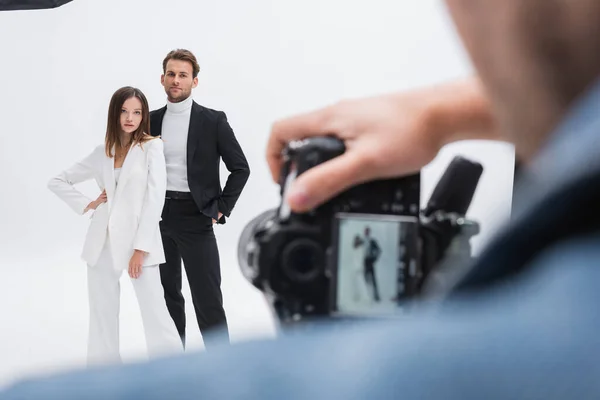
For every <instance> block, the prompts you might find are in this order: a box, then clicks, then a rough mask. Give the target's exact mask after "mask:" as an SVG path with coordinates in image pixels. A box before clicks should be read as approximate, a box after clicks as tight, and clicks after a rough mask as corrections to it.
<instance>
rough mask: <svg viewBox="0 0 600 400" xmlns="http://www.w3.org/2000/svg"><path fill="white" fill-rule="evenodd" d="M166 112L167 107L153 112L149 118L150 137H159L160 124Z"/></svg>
mask: <svg viewBox="0 0 600 400" xmlns="http://www.w3.org/2000/svg"><path fill="white" fill-rule="evenodd" d="M165 112H167V106H164V107H163V108H159V109H158V110H156V111H154V113H155V114H154V115H153V116H152V117H151V118H150V135H152V136H160V135H161V134H162V123H163V119H164V117H165Z"/></svg>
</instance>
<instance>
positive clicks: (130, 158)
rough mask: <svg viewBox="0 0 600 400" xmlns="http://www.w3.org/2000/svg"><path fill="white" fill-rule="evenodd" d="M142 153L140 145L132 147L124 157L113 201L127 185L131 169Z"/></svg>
mask: <svg viewBox="0 0 600 400" xmlns="http://www.w3.org/2000/svg"><path fill="white" fill-rule="evenodd" d="M141 152H142V149H141V148H140V145H139V144H138V145H134V146H132V147H131V148H130V149H129V151H128V152H127V155H126V156H125V160H123V166H122V167H121V174H120V175H119V183H118V184H117V189H116V191H115V199H116V198H117V196H118V195H119V193H120V192H122V191H123V186H125V184H126V183H127V180H128V179H129V177H130V175H131V174H130V172H131V168H133V166H134V165H135V163H136V162H137V159H138V157H139V154H140V153H141ZM114 181H115V180H114V169H113V182H114Z"/></svg>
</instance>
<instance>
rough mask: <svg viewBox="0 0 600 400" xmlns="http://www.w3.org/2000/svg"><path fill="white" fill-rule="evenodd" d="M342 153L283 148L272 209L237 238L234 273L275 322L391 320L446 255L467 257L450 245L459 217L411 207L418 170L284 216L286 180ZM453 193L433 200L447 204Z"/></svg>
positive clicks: (305, 146) (317, 140)
mask: <svg viewBox="0 0 600 400" xmlns="http://www.w3.org/2000/svg"><path fill="white" fill-rule="evenodd" d="M344 151H345V146H344V143H343V142H342V141H341V140H339V139H337V138H334V137H328V136H326V137H314V138H309V139H305V140H301V141H295V142H291V143H289V145H288V146H287V147H286V148H285V150H284V152H283V159H284V163H283V167H282V173H281V182H280V188H281V191H280V195H281V199H282V200H281V203H280V205H279V207H278V208H276V209H273V210H268V211H266V212H264V213H263V214H261V215H259V216H257V217H256V218H254V219H253V220H252V221H251V222H250V223H249V224H248V225H247V226H246V228H245V229H244V231H243V232H242V235H241V238H240V243H239V247H238V259H239V262H240V266H241V268H242V272H243V274H244V276H245V277H246V278H247V279H248V280H249V281H250V282H251V283H252V284H253V285H254V286H255V287H257V288H258V289H260V290H261V291H262V292H263V293H264V294H265V296H266V297H267V300H268V301H269V304H270V305H271V307H272V309H273V311H274V312H275V313H276V315H277V317H278V320H279V321H280V322H282V323H284V324H285V323H288V322H294V321H298V320H302V319H306V318H318V317H328V316H350V317H356V316H358V317H366V316H378V315H390V314H393V313H394V312H396V311H397V310H398V308H401V307H402V306H403V305H404V304H408V303H409V300H411V299H414V298H415V297H417V296H419V295H420V293H422V292H423V288H424V282H425V278H426V277H427V275H429V273H430V272H431V270H432V269H433V267H434V265H436V264H438V262H439V261H440V260H441V258H442V256H443V254H444V252H445V250H446V249H448V248H450V249H454V250H457V249H460V251H458V252H456V251H455V253H456V254H461V257H462V255H466V253H469V254H470V248H469V251H467V252H466V253H465V251H464V249H465V246H464V244H463V245H456V244H454V245H453V243H454V242H456V239H457V237H458V236H460V235H459V233H460V231H461V226H464V225H465V223H466V220H465V219H464V218H463V214H464V213H463V214H461V213H460V212H458V213H457V212H449V213H446V212H443V211H444V210H441V209H440V207H437V208H436V206H435V204H432V203H435V202H432V201H430V204H429V207H428V209H426V210H425V211H426V212H422V211H421V210H420V208H419V206H420V193H421V176H420V173H416V174H412V175H407V176H403V177H398V178H393V179H382V180H374V181H370V182H366V183H363V184H360V185H356V186H354V187H352V188H350V189H348V190H346V191H344V192H343V193H340V194H339V195H337V196H336V197H334V198H332V199H330V200H329V201H327V202H326V203H324V204H322V205H321V206H319V207H316V208H314V209H312V210H310V211H308V212H306V213H294V212H292V211H291V210H290V209H289V207H288V205H287V203H286V201H285V197H286V193H287V190H288V189H289V187H290V185H291V184H292V183H293V182H294V180H295V178H296V177H297V176H299V175H300V174H302V173H304V172H306V171H307V170H309V169H310V168H313V167H315V166H317V165H319V164H321V163H323V162H326V161H328V160H330V159H332V158H334V157H338V156H340V155H342V154H343V153H344ZM462 160H464V159H461V161H462ZM473 165H475V166H476V167H477V166H478V164H477V165H476V164H473ZM480 167H481V166H478V168H480ZM480 174H481V171H479V175H480ZM479 175H477V179H478V178H479ZM475 186H476V183H475ZM438 187H439V185H438ZM436 189H438V188H436ZM473 191H474V189H473ZM434 194H435V191H434ZM472 195H473V193H471V195H470V196H471V197H472ZM454 197H456V196H454ZM454 197H452V196H450V197H448V196H446V198H444V196H440V195H439V194H438V195H437V197H436V198H438V200H441V202H442V203H444V204H445V205H448V204H449V203H452V202H453V201H454V200H455V199H454ZM471 197H469V198H468V202H470V199H471ZM432 199H433V196H432ZM438 202H439V201H438ZM454 202H456V201H454ZM450 206H452V207H454V208H456V206H455V205H453V204H450ZM446 208H448V207H446ZM463 208H464V207H463ZM459 211H460V210H459ZM464 211H466V210H464ZM472 225H473V224H470V226H472ZM475 225H476V224H475ZM469 232H471V233H470V234H472V233H473V230H471V231H469ZM463 242H464V241H463ZM466 242H467V247H468V240H466ZM437 280H438V281H440V278H439V276H438V279H437ZM442 280H443V279H442ZM438 283H439V282H438ZM438 286H439V285H438Z"/></svg>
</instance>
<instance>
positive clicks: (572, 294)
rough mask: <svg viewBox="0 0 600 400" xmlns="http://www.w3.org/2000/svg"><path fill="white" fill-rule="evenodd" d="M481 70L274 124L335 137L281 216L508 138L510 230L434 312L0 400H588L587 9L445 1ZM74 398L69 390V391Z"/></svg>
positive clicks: (592, 267) (17, 392) (597, 246)
mask: <svg viewBox="0 0 600 400" xmlns="http://www.w3.org/2000/svg"><path fill="white" fill-rule="evenodd" d="M446 3H447V4H448V5H449V8H450V11H451V13H452V16H453V18H454V20H455V22H456V23H457V26H458V29H459V33H460V34H461V36H462V38H463V40H464V42H465V44H466V47H467V50H468V51H469V54H470V55H471V57H472V60H473V63H474V65H475V67H476V69H477V72H478V74H479V78H472V79H470V80H466V81H463V82H458V83H452V84H446V85H440V86H437V87H432V88H427V89H423V90H417V91H413V92H410V93H400V94H393V95H388V96H382V97H374V98H370V99H364V100H353V101H345V102H342V103H339V104H337V105H334V106H332V107H328V108H326V109H324V110H318V111H315V112H312V113H308V114H305V115H301V116H297V117H292V118H290V119H286V120H284V121H281V122H278V123H276V124H275V125H274V127H273V132H272V135H271V138H270V141H269V144H268V161H269V164H270V167H271V171H272V174H273V177H274V178H275V179H277V178H278V173H279V165H280V160H279V153H280V150H281V149H282V148H283V146H284V145H285V143H286V142H288V141H289V140H292V139H296V138H303V137H307V136H310V135H323V134H334V135H336V136H338V137H340V138H342V139H344V140H345V143H346V146H347V148H348V151H347V152H346V153H345V154H344V155H343V156H341V157H339V158H336V159H334V160H332V161H329V162H327V163H326V164H323V165H320V166H318V167H316V168H314V169H311V170H310V171H309V172H307V173H306V174H303V175H301V176H300V178H299V179H298V180H297V181H296V183H295V186H294V192H293V193H292V194H291V195H290V197H289V201H290V204H291V206H292V208H293V209H295V210H297V211H301V210H307V209H309V208H311V207H313V206H315V205H317V204H320V203H322V202H324V201H326V200H327V199H329V198H331V196H332V195H333V194H335V193H338V192H340V191H342V190H344V189H345V188H348V187H349V186H351V185H353V184H356V183H358V182H364V181H367V180H370V179H374V178H378V177H390V176H396V175H401V174H405V173H408V172H412V171H417V170H419V169H420V168H421V167H423V166H424V165H426V164H427V163H428V162H429V161H431V160H432V159H433V158H434V156H435V155H436V153H437V152H438V150H439V149H440V148H441V147H442V146H443V145H444V144H446V143H449V142H452V141H455V140H461V139H494V140H506V141H509V142H512V143H514V145H515V149H516V152H517V155H518V158H519V160H520V161H522V162H523V163H524V164H523V166H522V171H521V173H520V175H521V176H520V179H519V183H518V185H517V186H518V187H517V192H516V195H515V196H516V197H515V212H514V214H515V215H514V219H513V221H512V223H511V224H512V226H510V227H507V228H506V229H505V230H504V231H503V232H500V233H499V234H498V237H497V238H496V240H495V241H494V242H493V243H491V244H490V246H489V248H488V249H487V250H486V251H485V252H484V253H483V254H482V255H481V256H480V258H479V260H478V262H477V264H476V265H475V266H474V267H473V269H472V270H471V272H470V273H469V274H468V275H467V276H466V278H465V279H464V280H463V281H462V282H461V283H460V284H459V285H458V286H457V287H456V289H455V292H454V296H451V298H450V299H449V300H448V302H447V304H446V306H445V307H443V308H442V309H440V310H439V312H438V313H435V314H427V315H416V316H411V317H407V318H406V319H401V320H399V321H397V320H394V321H387V322H372V323H368V324H363V325H358V324H357V325H353V326H352V327H348V328H347V329H344V326H337V327H336V329H331V328H332V327H331V326H328V325H326V326H323V327H322V329H317V330H316V331H314V332H311V333H310V334H307V335H302V336H292V337H285V338H282V339H279V340H277V341H274V342H266V343H265V342H263V343H248V344H244V345H236V346H231V347H223V348H220V349H215V351H212V352H210V353H207V354H201V355H194V356H183V357H177V358H172V359H167V360H163V361H156V362H153V363H149V364H141V365H134V366H124V367H114V368H109V369H104V370H96V371H87V372H81V373H76V374H67V375H63V376H59V377H54V378H49V379H46V380H39V381H33V382H29V383H22V384H20V385H16V386H14V387H13V388H12V389H9V390H8V391H7V392H5V394H4V395H0V399H16V398H27V399H41V398H45V399H59V398H60V399H75V398H87V399H106V398H111V399H137V398H144V399H166V398H169V399H170V398H173V399H192V398H211V399H213V398H214V399H231V398H257V399H271V398H276V399H312V398H322V399H386V398H401V399H404V398H406V399H415V398H427V399H432V398H434V399H448V398H451V399H496V398H497V399H518V398H535V399H554V398H556V399H583V398H598V397H599V396H600V382H599V381H598V378H597V377H598V371H599V362H598V356H597V354H598V353H599V352H600V342H599V340H598V339H597V337H598V333H597V332H598V328H599V327H600V325H599V322H600V308H599V307H598V304H600V291H599V290H598V282H600V269H599V268H598V264H599V263H600V218H599V217H598V213H597V207H598V204H600V157H599V156H598V154H600V86H598V85H600V83H596V81H597V79H598V77H600V52H599V51H598V49H599V48H600V1H599V0H571V1H562V2H557V1H549V0H529V1H527V2H523V1H518V0H488V1H483V0H472V1H466V0H447V1H446ZM82 391H83V393H82Z"/></svg>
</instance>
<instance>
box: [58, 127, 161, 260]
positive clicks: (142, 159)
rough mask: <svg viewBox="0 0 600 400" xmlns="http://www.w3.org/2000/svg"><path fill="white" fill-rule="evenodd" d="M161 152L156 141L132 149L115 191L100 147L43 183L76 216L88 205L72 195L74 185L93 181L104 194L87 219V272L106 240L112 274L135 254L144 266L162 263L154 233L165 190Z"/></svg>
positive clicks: (110, 164) (112, 170)
mask: <svg viewBox="0 0 600 400" xmlns="http://www.w3.org/2000/svg"><path fill="white" fill-rule="evenodd" d="M163 151H164V150H163V142H162V140H161V139H151V140H149V141H147V142H145V143H143V144H142V145H139V144H138V145H134V146H132V147H131V149H130V150H129V152H128V154H127V156H126V157H125V160H124V161H123V166H122V167H121V171H120V173H119V183H118V185H117V184H116V181H115V168H114V160H113V159H112V158H109V157H107V156H106V154H105V151H104V145H100V146H98V147H96V148H95V149H94V151H92V153H91V154H89V155H88V156H87V157H85V158H84V159H82V160H81V161H79V162H77V163H75V164H74V165H73V166H71V167H70V168H68V169H66V170H64V171H63V172H61V173H60V174H58V175H57V176H56V177H54V178H52V179H51V180H50V181H49V182H48V188H49V189H50V190H51V191H52V192H54V193H55V194H56V195H57V196H58V197H60V198H61V199H62V200H63V201H64V202H65V203H67V204H68V205H69V206H70V207H71V208H72V209H73V210H74V211H75V212H76V213H77V214H80V215H82V214H83V211H84V209H85V208H86V207H87V206H88V204H89V203H90V202H91V201H92V200H93V199H90V198H88V197H87V196H85V195H84V194H82V193H81V192H79V191H78V190H77V189H75V187H74V185H75V184H77V183H80V182H83V181H87V180H90V179H94V180H95V181H96V183H97V184H98V187H99V189H100V190H101V191H102V190H106V197H107V202H106V203H102V204H100V205H99V206H98V208H96V210H95V212H94V214H93V215H92V217H91V222H90V226H89V228H88V232H87V235H86V238H85V243H84V245H83V252H82V254H81V257H82V258H83V259H84V260H85V261H86V262H87V263H88V264H89V265H90V266H94V265H95V264H96V262H97V261H98V257H99V256H100V253H101V251H102V249H103V247H104V243H105V242H104V241H105V240H106V238H107V237H108V239H109V240H110V247H111V251H112V257H113V263H114V266H115V268H116V269H117V270H122V269H127V268H128V266H129V260H130V259H131V256H132V255H133V252H134V250H136V249H138V250H142V251H145V252H147V253H148V254H146V255H145V257H144V262H143V266H149V265H156V264H161V263H164V262H165V254H164V249H163V244H162V239H161V235H160V228H159V222H160V220H161V214H162V209H163V206H164V203H165V191H166V184H167V174H166V166H165V157H164V152H163ZM107 233H108V235H107Z"/></svg>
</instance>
